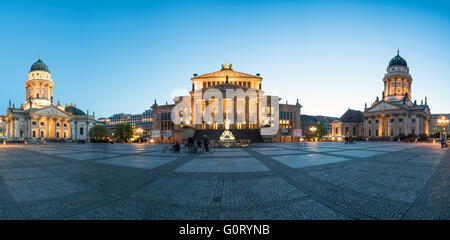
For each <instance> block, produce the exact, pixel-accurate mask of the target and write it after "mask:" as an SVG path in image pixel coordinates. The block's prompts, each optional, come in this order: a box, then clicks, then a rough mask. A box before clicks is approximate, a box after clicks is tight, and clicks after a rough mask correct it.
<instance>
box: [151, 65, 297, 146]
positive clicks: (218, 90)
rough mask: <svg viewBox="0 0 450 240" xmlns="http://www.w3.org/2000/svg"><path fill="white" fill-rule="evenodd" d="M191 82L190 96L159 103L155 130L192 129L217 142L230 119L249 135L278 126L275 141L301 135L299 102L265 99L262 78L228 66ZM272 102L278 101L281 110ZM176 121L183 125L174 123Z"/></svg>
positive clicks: (233, 126)
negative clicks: (162, 103) (290, 102)
mask: <svg viewBox="0 0 450 240" xmlns="http://www.w3.org/2000/svg"><path fill="white" fill-rule="evenodd" d="M191 82H192V90H191V91H190V92H189V95H187V96H180V97H175V99H174V104H170V105H169V104H166V105H157V104H156V102H155V104H154V105H153V107H152V109H153V120H154V124H153V129H154V130H163V131H174V130H175V131H176V130H179V129H183V128H192V129H195V130H197V132H199V133H201V134H203V133H205V134H211V135H210V137H212V138H216V136H217V137H218V136H219V135H218V134H214V131H218V132H223V130H224V129H225V128H224V122H225V120H226V119H229V120H230V121H231V124H230V129H231V131H235V132H236V131H237V130H241V132H243V133H244V132H245V130H247V133H248V134H250V133H252V134H255V133H256V132H258V131H259V130H260V129H261V128H264V127H267V126H273V125H277V130H278V132H276V133H274V134H273V135H271V136H270V140H271V141H283V140H288V139H289V140H292V139H293V138H294V137H297V135H298V133H299V132H300V131H299V130H300V109H301V105H300V104H299V103H298V101H297V103H296V104H287V103H286V104H279V103H278V102H279V100H280V98H279V97H277V96H266V95H264V91H262V77H261V76H260V74H256V75H251V74H247V73H242V72H238V71H234V70H233V69H232V65H231V64H229V63H225V64H223V65H222V67H221V69H220V71H217V72H212V73H208V74H203V75H197V74H194V76H193V77H192V78H191ZM272 101H276V106H277V109H275V108H274V107H273V106H274V105H275V103H274V102H272ZM179 104H184V107H181V108H180V109H177V110H175V114H176V116H174V108H176V107H177V105H179ZM266 106H267V107H266ZM263 113H264V114H263ZM175 117H176V118H178V119H179V123H174V119H175ZM275 121H277V123H276V124H275ZM202 131H203V132H202ZM258 134H259V133H258ZM169 135H170V134H169ZM161 136H162V135H161ZM244 136H245V134H244ZM298 137H299V136H298ZM264 140H266V139H264Z"/></svg>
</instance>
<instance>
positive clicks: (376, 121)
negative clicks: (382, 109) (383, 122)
mask: <svg viewBox="0 0 450 240" xmlns="http://www.w3.org/2000/svg"><path fill="white" fill-rule="evenodd" d="M375 123H378V120H375ZM377 135H378V134H377Z"/></svg>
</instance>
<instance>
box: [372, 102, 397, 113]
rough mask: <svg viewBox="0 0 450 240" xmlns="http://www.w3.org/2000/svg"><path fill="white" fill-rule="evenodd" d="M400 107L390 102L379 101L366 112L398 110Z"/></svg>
mask: <svg viewBox="0 0 450 240" xmlns="http://www.w3.org/2000/svg"><path fill="white" fill-rule="evenodd" d="M400 109H401V108H400V107H397V106H394V105H392V104H389V103H386V102H381V103H380V104H377V105H375V106H373V107H371V108H369V109H368V110H367V112H378V111H387V110H400Z"/></svg>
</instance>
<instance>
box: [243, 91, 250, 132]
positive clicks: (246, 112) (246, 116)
mask: <svg viewBox="0 0 450 240" xmlns="http://www.w3.org/2000/svg"><path fill="white" fill-rule="evenodd" d="M244 101H245V118H244V119H245V129H249V125H250V118H249V114H250V113H249V111H250V108H249V101H250V98H249V97H245V98H244Z"/></svg>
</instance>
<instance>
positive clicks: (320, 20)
mask: <svg viewBox="0 0 450 240" xmlns="http://www.w3.org/2000/svg"><path fill="white" fill-rule="evenodd" d="M0 32H1V35H0V36H1V38H0V54H1V55H0V56H1V57H0V74H1V85H0V86H1V88H0V114H4V111H5V110H6V108H7V105H8V100H9V99H11V100H12V101H13V102H15V103H16V106H19V105H20V103H21V102H24V100H25V87H24V82H25V79H26V77H27V75H26V74H27V73H28V71H29V68H30V66H31V64H33V63H34V62H35V61H36V60H37V58H38V55H39V54H40V55H41V58H42V59H43V61H44V62H46V63H47V64H48V66H49V68H50V71H51V73H52V75H53V80H54V82H55V84H56V86H55V91H54V95H55V100H60V101H61V102H62V103H63V104H64V103H76V104H77V106H78V107H79V108H81V109H82V110H87V109H89V110H90V112H92V111H95V112H96V116H97V117H102V116H105V117H106V116H110V115H111V114H113V113H119V112H126V113H139V112H143V111H144V110H145V109H148V108H149V107H150V106H151V105H152V104H153V100H154V99H157V101H158V103H160V104H161V103H165V101H169V102H171V99H170V96H171V95H172V91H173V90H175V89H179V88H185V89H187V90H189V89H190V88H191V82H190V77H191V76H192V74H193V73H198V74H203V73H208V72H213V71H217V70H219V68H220V65H221V64H222V63H223V62H224V61H228V62H230V63H232V64H233V68H234V69H235V70H237V71H241V72H246V73H250V74H255V73H261V76H262V77H263V78H264V79H263V88H264V89H266V90H272V89H277V90H279V92H280V97H281V98H282V101H283V102H285V101H286V100H288V101H289V102H291V103H294V102H295V101H296V99H297V98H299V99H300V102H301V104H302V105H303V106H304V108H303V110H302V112H303V113H305V114H321V115H331V116H340V115H341V114H343V113H344V111H346V109H347V108H348V107H350V108H353V109H359V110H362V109H363V108H364V103H365V102H367V103H368V104H370V103H372V102H373V101H374V100H375V98H376V96H377V95H378V96H380V95H381V92H382V90H383V83H382V78H383V76H384V74H385V70H386V66H387V64H388V62H389V60H390V59H391V58H392V57H393V56H394V55H395V54H396V51H397V48H400V55H401V56H403V57H404V58H405V59H406V60H407V61H408V65H409V67H410V72H411V74H412V76H413V79H414V80H413V88H412V97H413V99H417V100H418V102H420V100H421V99H423V98H425V96H428V102H429V104H430V106H431V110H432V112H433V113H443V112H447V113H448V112H450V107H449V100H450V98H449V89H450V83H449V82H450V81H449V76H450V46H449V43H450V5H449V4H448V3H446V2H445V1H232V0H227V1H80V0H77V1H56V0H55V1H45V0H40V1H1V2H0Z"/></svg>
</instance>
